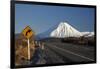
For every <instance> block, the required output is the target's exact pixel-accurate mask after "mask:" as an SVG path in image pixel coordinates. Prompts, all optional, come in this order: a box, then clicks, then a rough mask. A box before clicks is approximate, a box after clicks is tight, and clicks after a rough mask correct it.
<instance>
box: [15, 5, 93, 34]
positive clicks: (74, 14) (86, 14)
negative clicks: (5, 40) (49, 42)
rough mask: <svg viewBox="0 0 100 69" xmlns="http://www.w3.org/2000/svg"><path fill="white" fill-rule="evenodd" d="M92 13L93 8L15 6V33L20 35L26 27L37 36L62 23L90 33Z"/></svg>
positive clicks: (91, 29)
mask: <svg viewBox="0 0 100 69" xmlns="http://www.w3.org/2000/svg"><path fill="white" fill-rule="evenodd" d="M94 11H95V9H94V8H82V7H64V6H50V5H48V6H45V5H33V4H31V5H30V4H16V5H15V33H21V32H22V30H23V29H24V28H25V27H26V26H30V27H31V28H32V30H33V31H34V32H35V33H36V34H39V33H42V32H45V31H47V30H48V29H50V28H52V27H53V26H55V25H59V23H60V22H63V21H67V22H68V24H70V25H71V26H73V27H74V28H76V29H77V30H78V31H80V32H86V31H89V32H92V31H94V22H95V21H94V18H95V16H94Z"/></svg>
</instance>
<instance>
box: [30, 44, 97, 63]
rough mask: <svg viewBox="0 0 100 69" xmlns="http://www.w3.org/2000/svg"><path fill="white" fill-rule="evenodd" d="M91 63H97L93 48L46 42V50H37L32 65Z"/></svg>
mask: <svg viewBox="0 0 100 69" xmlns="http://www.w3.org/2000/svg"><path fill="white" fill-rule="evenodd" d="M89 61H95V49H94V48H93V47H91V46H83V45H74V44H68V43H59V42H58V43H55V42H45V44H44V49H41V48H40V47H39V48H37V50H36V53H35V56H34V57H33V59H32V60H31V65H34V64H56V63H77V62H78V63H79V62H89Z"/></svg>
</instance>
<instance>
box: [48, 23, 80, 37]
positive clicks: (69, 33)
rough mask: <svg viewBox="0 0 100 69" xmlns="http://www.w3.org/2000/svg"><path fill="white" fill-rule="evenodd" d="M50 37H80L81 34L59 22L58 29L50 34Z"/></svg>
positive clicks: (66, 24)
mask: <svg viewBox="0 0 100 69" xmlns="http://www.w3.org/2000/svg"><path fill="white" fill-rule="evenodd" d="M50 36H51V37H58V38H63V37H80V36H82V34H81V32H79V31H78V30H76V29H75V28H74V27H72V26H71V25H69V24H68V23H67V22H61V23H60V24H59V25H58V27H57V28H56V29H54V30H53V31H52V32H51V34H50Z"/></svg>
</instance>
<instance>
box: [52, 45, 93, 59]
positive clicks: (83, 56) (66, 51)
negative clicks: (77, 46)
mask: <svg viewBox="0 0 100 69" xmlns="http://www.w3.org/2000/svg"><path fill="white" fill-rule="evenodd" d="M52 45H53V44H52ZM52 47H55V48H57V49H60V50H62V51H64V52H67V53H70V54H73V55H76V56H79V57H81V58H84V59H88V60H91V61H94V60H93V59H91V58H88V57H85V56H82V55H79V54H76V53H73V52H71V51H68V50H65V49H62V48H59V47H57V46H56V45H54V46H52Z"/></svg>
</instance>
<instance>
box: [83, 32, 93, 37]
mask: <svg viewBox="0 0 100 69" xmlns="http://www.w3.org/2000/svg"><path fill="white" fill-rule="evenodd" d="M81 33H82V35H83V36H85V37H90V36H94V32H81Z"/></svg>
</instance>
